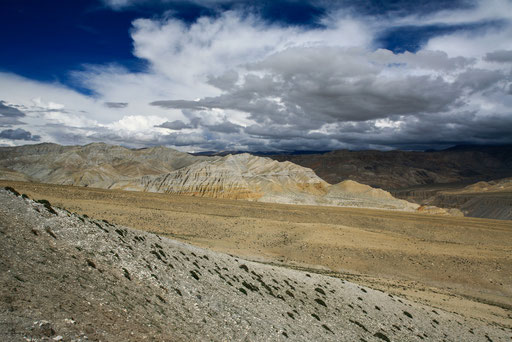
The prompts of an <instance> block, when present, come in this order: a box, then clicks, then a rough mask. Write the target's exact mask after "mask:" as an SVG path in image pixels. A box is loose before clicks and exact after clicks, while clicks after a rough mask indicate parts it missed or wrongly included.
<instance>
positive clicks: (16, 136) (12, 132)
mask: <svg viewBox="0 0 512 342" xmlns="http://www.w3.org/2000/svg"><path fill="white" fill-rule="evenodd" d="M0 138H2V139H9V140H26V141H39V140H41V137H40V136H39V135H32V133H30V132H28V131H25V130H24V129H21V128H16V129H6V130H3V131H1V132H0Z"/></svg>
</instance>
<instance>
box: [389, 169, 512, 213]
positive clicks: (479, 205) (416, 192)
mask: <svg viewBox="0 0 512 342" xmlns="http://www.w3.org/2000/svg"><path fill="white" fill-rule="evenodd" d="M393 194H394V195H395V196H397V197H399V198H403V199H405V200H407V201H413V202H415V203H419V204H422V205H434V206H439V207H443V208H456V209H458V210H460V211H461V212H462V213H464V215H465V216H471V217H482V218H492V219H499V220H512V178H505V179H499V180H494V181H489V182H484V181H481V182H478V183H475V184H471V185H468V186H464V185H460V184H458V185H448V186H443V185H442V184H438V185H436V186H420V187H411V188H407V189H402V190H396V191H393Z"/></svg>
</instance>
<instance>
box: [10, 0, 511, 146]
mask: <svg viewBox="0 0 512 342" xmlns="http://www.w3.org/2000/svg"><path fill="white" fill-rule="evenodd" d="M355 3H356V4H354V2H352V1H327V0H325V1H322V0H319V1H296V0H289V1H270V0H269V1H242V0H238V1H237V0H232V1H222V0H207V1H196V0H189V1H180V0H159V1H157V0H89V1H85V0H73V1H68V0H48V1H37V0H31V1H28V0H3V1H2V2H0V44H1V51H2V52H1V53H0V101H1V102H0V144H1V145H21V144H27V143H37V142H43V141H48V142H57V143H61V144H84V143H89V142H94V141H104V142H107V143H113V144H122V145H126V146H134V147H140V146H150V145H167V146H171V147H175V148H178V149H181V150H187V151H201V150H220V149H241V150H246V149H247V150H265V151H268V150H276V151H277V150H295V149H304V150H315V149H318V150H327V149H338V148H354V149H362V148H377V149H394V148H403V149H418V148H419V149H421V148H436V147H437V148H439V147H444V146H449V145H452V144H457V143H480V144H499V143H511V142H512V139H511V138H510V137H511V136H512V114H511V112H510V108H511V106H510V104H511V103H512V100H511V96H512V95H511V94H512V81H511V72H512V71H511V63H512V57H511V56H512V52H511V51H512V40H511V39H510V38H509V37H510V36H511V35H510V34H511V32H512V29H511V27H512V24H511V21H512V3H511V1H509V0H491V1H445V0H440V1H429V2H426V3H416V2H413V1H404V0H395V1H382V0H380V1H378V0H374V1H371V0H368V1H359V2H355ZM14 110H16V111H18V112H19V113H21V114H19V113H18V112H16V113H17V114H16V116H13V111H14Z"/></svg>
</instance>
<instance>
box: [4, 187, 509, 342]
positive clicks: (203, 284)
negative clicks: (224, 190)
mask: <svg viewBox="0 0 512 342" xmlns="http://www.w3.org/2000/svg"><path fill="white" fill-rule="evenodd" d="M0 202H1V203H2V206H0V248H1V250H2V258H1V259H0V269H1V272H0V284H1V286H0V291H1V292H0V336H1V337H2V340H6V341H26V340H30V341H52V340H53V341H59V340H61V341H87V340H103V341H144V340H147V341H204V340H212V341H221V340H230V341H242V340H244V341H246V340H255V341H288V340H289V341H381V342H382V341H421V340H427V341H510V339H511V337H512V331H511V330H510V329H509V328H504V327H498V326H488V325H485V324H483V323H482V322H480V321H475V320H470V319H466V318H464V317H462V316H460V315H457V314H454V313H448V312H444V311H443V310H441V309H437V308H431V307H427V306H423V305H419V304H415V303H412V302H409V301H407V300H404V299H401V298H398V297H394V296H390V295H388V294H386V293H383V292H380V291H375V290H372V289H370V288H366V287H362V286H358V285H357V284H354V283H350V282H347V281H344V280H343V279H339V278H335V277H327V276H322V275H318V274H312V273H309V274H308V273H305V272H299V271H294V270H290V269H286V268H281V267H275V266H269V265H262V264H258V263H253V262H249V261H246V260H242V259H238V258H235V257H231V256H228V255H224V254H220V253H215V252H211V251H208V250H204V249H200V248H196V247H193V246H190V245H187V244H183V243H179V242H176V241H173V240H170V239H167V238H162V237H159V236H157V235H154V234H150V233H145V232H141V231H137V230H133V229H130V228H126V227H120V226H116V225H112V224H110V223H108V222H105V221H97V220H92V219H90V218H87V217H83V216H78V215H76V214H72V213H69V212H67V211H64V210H61V209H58V208H54V207H52V206H51V205H50V204H49V203H45V202H43V203H36V202H33V201H31V200H30V199H27V198H23V197H21V196H17V195H15V194H13V193H11V192H9V191H6V190H3V189H2V190H0Z"/></svg>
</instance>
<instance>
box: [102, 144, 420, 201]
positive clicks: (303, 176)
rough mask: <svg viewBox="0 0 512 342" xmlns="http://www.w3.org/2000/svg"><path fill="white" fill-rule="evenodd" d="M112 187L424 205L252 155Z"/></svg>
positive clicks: (256, 197)
mask: <svg viewBox="0 0 512 342" xmlns="http://www.w3.org/2000/svg"><path fill="white" fill-rule="evenodd" d="M111 188H112V189H123V190H135V191H148V192H164V193H172V194H183V195H189V196H201V197H214V198H230V199H245V200H254V201H260V202H271V203H287V204H309V205H332V206H351V207H364V208H382V209H397V210H415V209H416V208H417V207H418V205H416V204H413V203H409V202H406V201H404V200H398V199H396V198H394V197H393V196H392V195H391V194H389V193H388V192H385V191H383V190H378V189H372V188H371V187H369V186H366V185H361V184H358V183H356V182H350V183H347V182H343V183H340V184H337V185H332V186H331V185H330V184H329V183H327V182H325V181H324V180H322V179H321V178H320V177H318V176H317V175H316V174H315V173H314V172H313V171H312V170H311V169H308V168H305V167H302V166H298V165H295V164H293V163H290V162H277V161H275V160H272V159H270V158H264V157H257V156H253V155H250V154H247V153H243V154H237V155H228V156H225V157H222V158H220V159H216V160H207V161H203V162H200V163H196V164H192V165H190V166H187V167H184V168H181V169H179V170H176V171H173V172H170V173H167V174H163V175H158V176H144V177H142V178H139V179H134V180H133V181H123V182H118V183H114V184H113V185H112V186H111Z"/></svg>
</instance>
